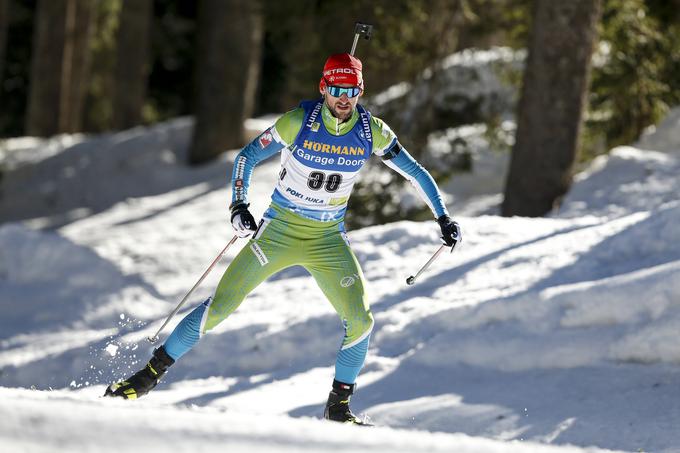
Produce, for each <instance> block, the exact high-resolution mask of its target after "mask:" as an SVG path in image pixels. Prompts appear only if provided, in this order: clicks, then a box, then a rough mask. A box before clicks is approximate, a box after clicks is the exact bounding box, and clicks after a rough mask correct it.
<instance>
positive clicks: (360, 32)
mask: <svg viewBox="0 0 680 453" xmlns="http://www.w3.org/2000/svg"><path fill="white" fill-rule="evenodd" d="M372 31H373V25H371V24H362V23H361V22H357V23H355V24H354V43H352V50H351V51H350V53H349V54H350V55H352V56H354V51H355V50H356V49H357V42H359V37H360V36H363V37H364V38H365V39H367V40H368V39H371V32H372Z"/></svg>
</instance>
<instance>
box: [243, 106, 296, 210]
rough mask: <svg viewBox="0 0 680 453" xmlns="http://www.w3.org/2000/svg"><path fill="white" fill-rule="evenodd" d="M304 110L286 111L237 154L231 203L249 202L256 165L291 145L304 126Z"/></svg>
mask: <svg viewBox="0 0 680 453" xmlns="http://www.w3.org/2000/svg"><path fill="white" fill-rule="evenodd" d="M303 117H304V110H303V109H301V108H297V109H294V110H291V111H289V112H287V113H285V114H284V115H283V116H281V118H279V119H278V120H277V121H276V123H275V124H274V125H273V126H271V127H270V128H268V129H267V130H265V131H264V132H262V133H261V134H260V135H259V136H257V137H256V138H255V139H254V140H253V141H252V142H250V143H249V144H248V145H246V146H245V147H244V148H243V149H242V150H241V151H240V152H239V153H238V155H237V156H236V160H235V161H234V169H233V171H232V174H231V187H232V194H231V204H232V205H233V204H235V203H237V202H243V203H247V202H248V188H249V186H250V178H251V177H252V175H253V170H254V169H255V166H256V165H257V164H259V163H260V162H262V161H264V160H266V159H268V158H270V157H272V156H273V155H274V154H276V153H278V152H280V151H281V150H282V149H284V148H286V147H287V146H290V145H291V144H292V143H293V142H294V141H295V137H296V136H297V134H298V132H299V131H300V128H301V127H302V119H303Z"/></svg>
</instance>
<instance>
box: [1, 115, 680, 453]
mask: <svg viewBox="0 0 680 453" xmlns="http://www.w3.org/2000/svg"><path fill="white" fill-rule="evenodd" d="M189 130H190V122H188V120H185V119H179V120H175V121H172V122H169V123H165V124H162V125H158V126H155V127H152V128H148V129H144V128H136V129H133V130H130V131H125V132H122V133H120V134H109V135H107V136H99V137H90V138H88V137H82V136H81V137H71V138H68V137H66V138H64V137H61V138H59V139H58V140H56V139H55V140H53V141H52V142H50V143H51V145H50V144H45V142H43V141H35V142H30V141H29V140H27V139H24V140H16V141H14V142H12V143H10V144H8V143H5V146H6V147H10V148H11V147H12V146H14V147H16V148H22V147H23V148H22V149H24V151H21V152H18V153H15V154H8V156H10V155H11V156H13V157H12V159H14V160H13V161H12V162H11V166H12V168H20V167H22V165H23V166H24V171H25V173H24V176H25V177H26V178H33V177H37V178H38V179H37V180H33V181H42V182H43V183H44V184H43V185H39V184H38V185H37V186H36V185H35V184H34V191H31V185H30V184H28V183H26V185H25V186H21V184H22V183H21V181H19V180H13V181H10V182H7V180H5V182H4V184H7V185H5V186H3V190H4V194H3V196H5V197H6V196H7V195H8V193H9V194H23V195H25V198H23V199H21V200H19V199H17V200H16V203H14V204H12V205H11V206H9V207H8V205H7V204H6V205H4V209H8V210H7V211H4V212H10V211H9V209H10V208H11V210H12V211H11V212H13V213H14V214H16V213H17V212H19V213H21V212H26V213H28V214H27V216H26V218H27V219H28V220H26V221H25V222H21V223H20V222H5V223H2V224H0V307H1V310H0V313H2V314H1V317H0V401H1V403H0V420H1V421H2V422H0V450H2V451H8V452H9V451H11V452H22V451H41V452H42V451H44V452H52V451H59V452H61V451H64V452H65V451H69V452H72V451H105V452H108V451H111V452H114V451H115V452H119V451H121V450H123V451H124V450H132V449H144V448H145V447H146V449H158V448H159V447H161V448H163V449H170V448H171V449H172V450H173V451H235V452H238V451H249V452H260V451H291V452H293V451H314V452H326V451H328V452H330V451H338V450H341V451H350V450H351V451H371V452H375V451H386V452H387V451H404V452H407V451H408V452H420V451H422V452H426V451H427V452H429V451H456V452H468V451H469V452H487V451H488V452H543V451H546V452H549V451H555V452H568V451H573V452H582V451H597V450H599V449H612V450H624V451H647V452H649V451H654V452H666V453H669V452H680V430H679V429H678V426H680V339H679V335H678V334H679V332H680V199H679V197H678V194H679V193H680V178H678V174H680V111H679V110H675V111H673V112H672V113H671V115H670V116H669V117H668V119H667V120H666V122H665V123H664V124H662V125H660V126H659V128H658V129H657V130H656V131H655V132H654V133H652V134H650V135H649V136H647V137H645V138H644V139H643V140H641V142H640V144H638V145H636V146H635V147H632V146H631V147H622V148H618V149H615V150H613V151H612V153H611V154H610V155H609V156H606V157H601V158H599V159H597V160H596V161H595V162H594V163H593V165H592V166H591V167H590V168H589V169H588V170H587V171H585V172H584V173H583V174H581V175H579V177H578V181H577V183H576V184H575V186H574V187H573V190H572V191H571V193H570V195H569V197H568V198H567V200H566V202H565V204H564V206H563V207H562V208H561V209H560V212H557V213H554V214H553V215H551V216H549V217H547V218H542V219H526V218H501V217H497V216H492V215H481V216H472V215H466V212H468V213H469V212H471V211H470V210H467V211H463V213H462V214H460V215H455V214H456V213H457V212H458V211H457V209H458V208H459V206H458V205H456V203H454V204H453V205H452V206H450V208H451V210H452V212H453V213H454V215H455V217H456V218H457V220H458V221H459V222H460V223H461V225H462V226H463V230H464V242H463V244H462V246H461V247H459V248H458V249H456V251H455V252H454V253H453V254H446V255H445V256H442V257H441V258H440V259H439V260H438V261H436V262H435V263H434V264H433V266H432V267H431V268H430V270H429V271H428V272H427V273H426V274H424V275H423V276H422V278H421V279H420V281H419V282H418V283H416V285H414V286H407V285H406V284H405V279H406V277H408V276H409V275H411V274H413V273H414V272H415V271H416V270H417V269H418V268H419V266H421V265H422V264H423V263H424V262H425V261H426V260H427V259H428V258H429V256H430V255H431V254H432V253H433V252H434V251H435V250H436V248H437V247H438V239H437V228H436V225H435V224H434V223H433V222H424V223H417V222H410V221H402V222H397V223H393V224H388V225H376V226H373V227H369V228H365V229H362V230H357V231H352V232H350V240H351V241H352V245H353V248H354V249H355V251H356V253H357V256H358V258H359V260H360V262H361V263H362V266H363V268H364V271H365V274H366V277H367V279H368V281H369V282H370V292H371V300H372V307H373V311H374V314H375V316H376V328H375V331H374V336H373V339H372V342H371V347H370V352H369V357H368V360H367V363H366V367H365V369H364V371H363V373H362V375H361V376H360V378H359V390H358V391H357V394H356V395H355V397H354V399H353V408H354V409H355V411H357V412H361V413H366V414H369V415H370V416H371V418H372V420H373V421H374V422H375V423H376V424H378V425H380V427H377V428H375V429H362V428H356V427H348V426H342V425H335V424H331V423H328V422H324V421H322V420H319V418H320V415H321V412H322V409H323V404H324V402H325V398H326V396H327V393H328V390H329V386H330V383H331V380H332V377H333V363H334V358H335V352H336V349H337V347H338V346H339V343H340V340H341V336H342V329H341V324H340V321H339V320H338V319H337V316H336V315H335V313H334V312H333V310H332V308H331V306H330V304H328V303H327V302H326V301H325V299H324V298H323V295H322V294H321V292H320V290H319V289H318V288H317V287H316V286H315V283H314V282H313V280H312V279H311V277H309V276H308V275H307V274H306V273H305V272H304V271H303V270H302V269H297V268H294V269H291V270H287V271H284V272H283V273H281V274H279V275H277V276H275V277H273V278H272V279H271V280H270V281H267V282H265V283H264V284H262V285H261V286H260V287H258V288H257V289H256V290H255V291H254V293H253V294H252V295H251V296H250V297H249V298H248V299H247V300H246V302H244V304H243V305H242V306H241V307H240V308H239V310H238V311H237V312H236V313H235V314H234V315H232V316H231V317H230V318H229V319H228V320H227V321H226V322H224V323H223V324H221V325H220V326H219V327H218V328H217V329H215V331H213V333H211V334H210V335H208V336H207V337H205V338H204V339H203V340H202V342H201V343H200V344H199V345H198V346H197V347H196V348H195V349H194V350H193V351H192V352H191V353H189V354H188V355H186V356H185V357H184V358H183V359H182V360H181V361H180V362H179V363H177V364H176V365H175V366H173V368H172V369H171V372H170V373H169V374H168V376H167V378H166V379H165V382H164V383H162V384H161V385H160V386H159V387H158V388H157V389H156V390H155V391H154V392H153V393H151V394H150V395H149V396H148V397H145V398H144V399H142V400H139V401H135V402H126V401H113V400H109V399H103V398H100V395H101V394H102V393H103V391H104V388H105V385H106V384H108V383H109V382H111V381H112V380H114V379H118V378H122V377H124V376H126V375H128V374H130V373H131V372H133V371H136V370H137V369H138V368H140V367H141V366H142V365H143V364H144V362H145V361H146V360H147V359H148V357H149V354H150V351H151V350H152V345H150V344H149V343H148V342H146V341H145V337H146V336H148V335H150V334H151V333H153V332H155V330H156V329H157V328H158V327H159V326H160V324H161V322H162V321H163V319H164V318H165V316H166V315H167V314H168V313H169V312H170V311H171V310H172V309H173V308H174V306H175V305H176V304H177V303H178V302H179V300H180V299H181V298H182V296H183V295H184V294H185V293H186V291H187V290H188V289H189V288H190V287H191V286H192V285H193V284H194V282H195V281H196V280H197V278H198V277H199V276H200V275H201V274H202V273H203V271H204V270H205V268H206V267H207V266H208V264H209V263H210V262H211V261H212V260H213V258H214V257H215V256H216V255H217V253H218V252H219V251H220V250H221V249H222V247H223V246H224V245H225V244H226V243H227V242H228V241H229V239H230V238H231V236H232V232H231V227H230V225H229V222H228V214H227V212H228V210H227V205H228V199H229V188H228V187H227V175H228V174H230V172H231V165H232V162H233V158H234V153H233V152H232V153H228V154H227V155H225V157H224V158H223V159H221V160H220V161H218V162H215V163H214V164H211V165H208V166H205V167H201V168H198V169H187V168H184V167H183V166H181V165H177V163H176V162H177V160H178V159H179V158H181V156H182V152H183V151H182V150H183V149H185V145H186V143H187V137H188V133H189ZM31 146H35V147H37V148H39V149H41V153H32V152H31ZM45 146H48V147H49V146H57V147H60V146H61V148H59V149H52V151H45V150H44V149H43V147H45ZM21 153H25V155H26V156H27V157H26V158H24V159H22V158H21ZM28 156H30V157H28ZM7 159H9V157H6V158H5V159H4V161H5V164H6V165H7ZM27 160H30V161H31V165H28V164H26V161H27ZM36 165H39V167H36ZM40 165H42V166H40ZM277 166H278V162H276V159H274V160H273V161H269V162H267V163H265V164H263V165H262V166H261V167H258V169H256V172H255V183H254V187H253V188H252V190H251V194H252V198H253V200H252V201H253V207H254V213H256V214H258V215H259V214H261V213H262V212H263V211H264V209H265V208H266V206H267V204H268V197H269V194H270V192H271V187H272V185H273V182H274V181H275V178H276V172H277ZM31 168H33V169H35V168H41V171H40V172H39V175H38V176H36V175H34V174H33V173H38V172H36V171H33V173H32V172H31ZM49 169H51V171H48V170H49ZM56 169H61V173H60V172H59V171H57V170H56ZM67 169H69V170H68V171H67ZM40 175H42V176H40ZM488 177H489V175H488V174H485V175H484V177H483V178H482V181H486V180H488ZM502 177H503V175H502V174H499V175H498V178H502ZM48 183H49V184H48ZM480 184H482V183H480ZM483 184H486V183H483ZM471 185H474V181H473V180H472V181H471V180H470V178H468V180H467V182H466V190H468V191H469V189H470V186H471ZM447 187H448V186H447ZM450 187H453V188H454V190H455V185H452V186H450ZM497 187H498V186H495V187H494V188H493V189H492V190H490V191H489V193H486V194H483V193H480V190H475V191H474V192H475V194H476V196H479V197H482V198H484V199H485V200H489V199H496V200H497V199H498V194H497V193H496V192H494V190H497ZM11 188H14V189H12V190H16V191H15V192H11V191H10V189H11ZM116 189H118V190H116ZM36 190H37V191H38V192H40V191H41V190H42V192H40V193H37V194H36V193H34V192H35V191H36ZM453 195H454V196H455V195H456V194H455V193H453ZM14 196H16V197H18V195H14ZM45 197H47V198H45ZM69 197H75V198H77V197H81V199H83V200H85V199H86V200H88V203H89V204H88V206H89V208H88V209H87V210H82V209H80V210H79V208H78V207H77V205H76V204H73V205H71V204H69V201H68V200H69ZM494 197H495V198H494ZM455 199H456V198H455V197H454V200H455ZM45 200H52V202H53V203H54V204H53V206H54V210H53V211H52V213H53V215H52V216H51V217H49V218H34V217H31V215H30V212H31V209H32V208H31V206H30V204H31V203H41V202H47V201H45ZM468 201H469V200H468ZM466 206H469V205H466ZM461 208H462V206H461ZM22 209H24V210H25V211H22ZM0 212H2V211H0ZM14 214H13V215H14ZM45 226H59V227H58V228H53V229H49V230H46V229H40V228H41V227H45ZM243 243H244V242H243V241H240V242H238V243H237V247H236V248H234V249H233V250H231V251H230V252H229V253H228V256H227V257H226V259H225V260H224V261H223V263H221V265H220V266H219V270H217V271H215V272H213V274H211V275H210V276H209V277H208V278H207V279H206V281H205V282H204V284H203V285H202V286H201V287H200V288H199V290H198V291H197V293H196V294H195V297H193V298H192V301H191V303H190V304H189V305H191V306H194V305H195V304H197V303H199V302H200V301H202V300H203V299H204V298H205V297H207V296H209V295H210V294H211V291H212V289H213V288H214V286H215V285H216V283H217V280H218V279H219V277H220V275H221V271H222V270H223V269H224V267H225V266H226V264H227V262H228V261H229V259H230V258H231V257H233V256H234V254H235V253H236V252H237V250H238V249H239V248H240V247H242V246H243ZM189 309H191V307H189V306H188V307H187V308H186V310H189ZM186 310H185V311H182V312H181V313H180V316H178V317H177V318H176V319H175V320H174V321H173V322H172V324H171V326H174V325H175V324H176V322H178V321H179V319H181V315H182V314H184V313H186ZM166 333H167V332H166Z"/></svg>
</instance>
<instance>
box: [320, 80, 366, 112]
mask: <svg viewBox="0 0 680 453" xmlns="http://www.w3.org/2000/svg"><path fill="white" fill-rule="evenodd" d="M335 86H339V87H344V88H350V87H353V86H354V85H351V84H347V83H339V84H337V85H335ZM322 94H325V98H326V105H327V106H328V110H330V111H331V113H332V114H333V116H334V117H336V118H338V119H339V120H340V121H347V120H348V119H349V118H350V117H351V116H352V112H353V111H354V108H355V107H356V106H357V102H359V96H361V95H359V96H354V97H353V98H351V97H349V96H347V94H345V93H343V94H341V95H340V97H334V96H331V94H330V93H329V92H328V89H327V88H324V90H323V91H322Z"/></svg>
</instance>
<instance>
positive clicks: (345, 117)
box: [326, 101, 354, 123]
mask: <svg viewBox="0 0 680 453" xmlns="http://www.w3.org/2000/svg"><path fill="white" fill-rule="evenodd" d="M326 107H328V110H330V112H331V113H332V114H333V116H334V117H336V118H337V119H339V120H340V121H341V122H343V123H344V122H345V121H347V120H348V119H350V118H351V117H352V113H354V107H353V106H352V105H351V104H350V107H351V109H350V110H349V112H347V113H344V114H343V113H340V112H338V111H337V110H336V109H335V108H334V107H331V106H330V104H328V101H326Z"/></svg>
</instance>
